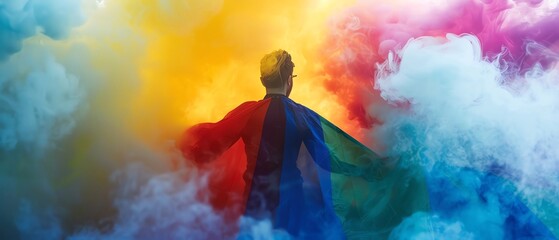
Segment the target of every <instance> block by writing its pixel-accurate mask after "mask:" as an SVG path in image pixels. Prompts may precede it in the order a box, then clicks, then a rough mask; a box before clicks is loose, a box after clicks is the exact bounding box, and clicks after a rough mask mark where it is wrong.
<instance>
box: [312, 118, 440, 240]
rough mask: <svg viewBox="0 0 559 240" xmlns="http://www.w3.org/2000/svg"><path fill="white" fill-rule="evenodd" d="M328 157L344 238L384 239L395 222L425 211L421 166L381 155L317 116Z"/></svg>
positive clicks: (397, 222)
mask: <svg viewBox="0 0 559 240" xmlns="http://www.w3.org/2000/svg"><path fill="white" fill-rule="evenodd" d="M321 123H322V128H323V133H324V141H325V142H326V145H327V147H328V148H329V151H330V156H331V168H332V169H331V171H332V174H331V181H332V200H333V203H334V209H335V211H336V214H337V215H338V217H339V218H340V220H341V222H342V226H343V228H344V231H345V233H346V236H347V237H348V239H386V238H388V236H389V235H390V232H391V231H392V229H393V228H394V227H396V226H398V224H400V222H401V221H402V220H403V219H404V218H406V217H408V216H410V215H412V214H413V213H415V212H418V211H429V195H428V192H427V185H426V182H425V177H424V174H423V170H422V169H421V168H419V167H406V168H403V167H400V164H399V160H398V159H389V158H381V157H380V156H378V155H377V154H375V153H374V152H373V151H371V150H370V149H369V148H367V147H366V146H364V145H363V144H361V143H360V142H359V141H357V140H355V139H354V138H352V137H351V136H349V135H348V134H347V133H345V132H343V131H342V130H341V129H339V128H338V127H336V126H335V125H333V124H332V123H330V122H328V121H327V120H325V119H323V118H322V119H321Z"/></svg>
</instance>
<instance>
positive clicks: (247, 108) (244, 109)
mask: <svg viewBox="0 0 559 240" xmlns="http://www.w3.org/2000/svg"><path fill="white" fill-rule="evenodd" d="M264 103H265V102H264V101H246V102H243V103H241V104H240V105H239V106H237V107H236V108H235V109H233V110H231V111H230V112H229V113H228V114H227V115H225V118H227V117H231V116H234V115H237V114H244V113H248V112H251V111H253V110H256V109H258V108H259V107H261V106H263V105H264Z"/></svg>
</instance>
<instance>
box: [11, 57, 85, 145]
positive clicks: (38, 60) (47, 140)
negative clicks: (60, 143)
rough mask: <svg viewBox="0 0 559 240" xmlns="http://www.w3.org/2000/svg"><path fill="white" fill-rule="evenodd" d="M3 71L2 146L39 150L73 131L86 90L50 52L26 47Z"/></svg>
mask: <svg viewBox="0 0 559 240" xmlns="http://www.w3.org/2000/svg"><path fill="white" fill-rule="evenodd" d="M0 72H1V73H2V74H0V103H1V104H0V150H4V151H9V150H13V149H15V148H16V147H20V148H26V149H27V150H32V152H40V151H42V150H45V149H46V148H48V147H51V146H53V144H54V143H55V140H58V139H60V138H62V137H64V136H66V135H67V134H69V133H70V132H71V131H72V129H73V128H74V126H75V120H74V117H75V116H74V115H75V114H76V112H77V110H78V109H79V107H80V104H81V103H82V102H83V99H84V96H85V93H84V90H83V89H81V87H80V81H79V79H78V77H76V76H75V75H72V74H70V73H68V72H67V71H66V69H65V67H64V66H63V65H61V64H60V63H58V62H57V61H56V60H55V58H54V57H53V56H52V55H51V54H49V53H48V52H47V51H46V50H41V49H30V50H26V51H23V52H21V53H19V54H17V55H16V56H14V57H13V58H12V59H11V60H10V61H8V62H4V63H0Z"/></svg>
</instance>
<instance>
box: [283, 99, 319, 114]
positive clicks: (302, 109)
mask: <svg viewBox="0 0 559 240" xmlns="http://www.w3.org/2000/svg"><path fill="white" fill-rule="evenodd" d="M286 102H287V103H288V104H290V105H291V106H292V108H294V109H296V110H297V111H299V112H304V113H307V114H312V115H318V114H317V113H316V112H315V111H314V110H312V109H310V108H308V107H307V106H305V105H303V104H300V103H297V102H295V101H293V100H292V99H290V98H286Z"/></svg>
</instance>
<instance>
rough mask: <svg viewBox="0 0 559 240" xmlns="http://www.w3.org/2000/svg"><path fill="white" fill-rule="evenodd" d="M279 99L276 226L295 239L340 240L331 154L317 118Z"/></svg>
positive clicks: (297, 106)
mask: <svg viewBox="0 0 559 240" xmlns="http://www.w3.org/2000/svg"><path fill="white" fill-rule="evenodd" d="M282 100H283V103H284V104H283V105H284V106H285V119H286V121H285V137H284V138H285V139H286V142H285V144H284V152H283V157H284V158H283V161H282V163H283V165H282V171H281V172H282V175H281V181H280V194H279V195H280V201H279V202H280V203H279V206H278V209H277V211H276V215H275V216H276V218H275V224H276V226H277V227H279V228H282V229H285V230H287V231H288V232H289V233H290V234H292V235H294V236H296V237H298V238H303V239H343V238H345V237H344V233H343V230H342V227H341V223H340V221H339V219H338V218H337V216H336V215H335V213H334V208H333V204H332V196H331V192H332V189H331V181H330V169H329V165H330V155H329V151H328V148H327V147H326V145H325V144H324V137H323V133H322V126H321V124H320V118H319V116H318V115H316V114H315V113H314V112H312V111H310V110H309V109H308V108H305V107H304V106H301V105H299V104H296V103H295V102H293V101H291V100H290V99H288V98H285V97H284V98H282ZM302 143H304V144H305V145H302ZM305 149H306V150H308V154H307V155H309V157H308V158H307V157H305V156H306V155H305ZM313 176H314V177H313Z"/></svg>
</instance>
